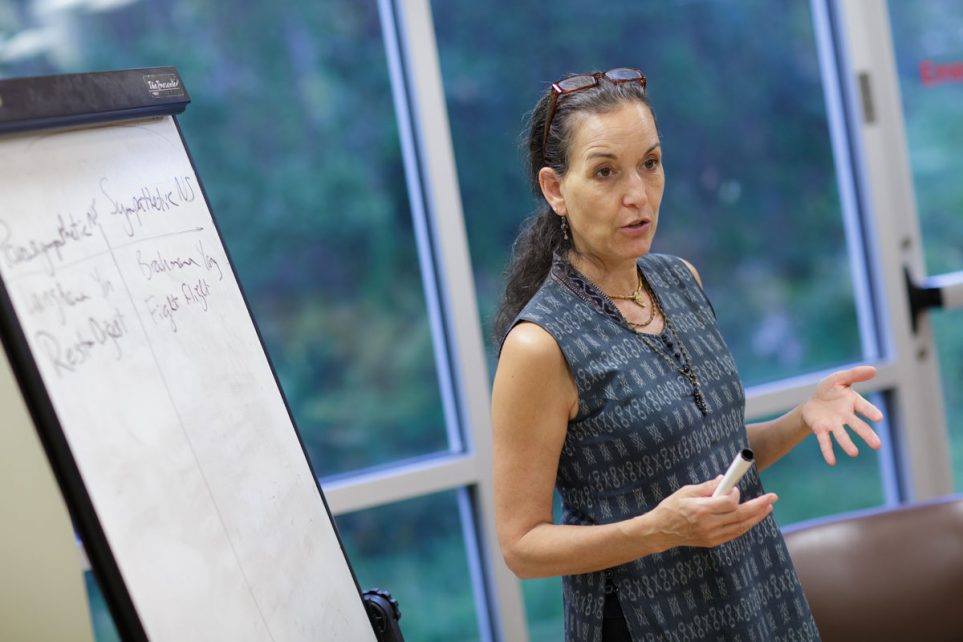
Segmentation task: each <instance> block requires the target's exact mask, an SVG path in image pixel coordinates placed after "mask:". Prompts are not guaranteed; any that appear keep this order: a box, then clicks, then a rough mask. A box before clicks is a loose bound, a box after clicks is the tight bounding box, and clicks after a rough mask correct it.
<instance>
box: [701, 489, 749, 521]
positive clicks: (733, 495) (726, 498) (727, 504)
mask: <svg viewBox="0 0 963 642" xmlns="http://www.w3.org/2000/svg"><path fill="white" fill-rule="evenodd" d="M741 494H742V492H741V491H740V490H739V487H738V486H733V487H732V489H731V490H730V491H729V492H728V493H726V494H725V495H719V496H718V497H710V498H708V499H706V500H705V502H704V503H703V507H704V508H705V510H706V512H707V513H709V514H711V515H725V514H726V513H731V512H732V511H734V510H736V508H737V507H738V506H739V497H740V495H741Z"/></svg>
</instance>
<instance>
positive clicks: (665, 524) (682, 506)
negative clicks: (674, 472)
mask: <svg viewBox="0 0 963 642" xmlns="http://www.w3.org/2000/svg"><path fill="white" fill-rule="evenodd" d="M721 482H722V475H719V476H718V477H716V478H715V479H710V480H709V481H706V482H703V483H701V484H693V485H687V486H683V487H682V488H680V489H679V490H677V491H676V492H674V493H672V494H671V495H669V496H668V497H666V498H665V499H663V500H662V501H661V502H660V503H659V505H658V506H656V507H655V509H653V513H656V515H655V516H656V517H657V520H656V524H657V529H658V530H659V531H660V532H661V533H662V534H663V535H664V537H665V539H666V540H667V541H669V542H673V544H672V546H703V547H714V546H718V545H720V544H724V543H725V542H728V541H730V540H733V539H735V538H737V537H739V536H740V535H742V534H743V533H745V532H746V531H748V530H749V529H750V528H752V527H753V526H755V525H756V524H758V523H759V522H761V521H762V520H763V519H765V518H766V516H767V515H769V513H771V512H772V505H773V504H774V503H776V500H777V499H779V498H778V497H777V496H776V494H775V493H766V494H764V495H760V496H759V497H756V498H754V499H751V500H749V501H747V502H745V503H743V504H740V503H739V487H738V486H736V487H734V488H733V489H732V490H730V491H729V493H728V494H726V495H720V496H719V497H713V496H712V493H713V492H714V491H715V489H716V488H717V487H718V486H719V484H720V483H721ZM669 548H671V546H670V547H669Z"/></svg>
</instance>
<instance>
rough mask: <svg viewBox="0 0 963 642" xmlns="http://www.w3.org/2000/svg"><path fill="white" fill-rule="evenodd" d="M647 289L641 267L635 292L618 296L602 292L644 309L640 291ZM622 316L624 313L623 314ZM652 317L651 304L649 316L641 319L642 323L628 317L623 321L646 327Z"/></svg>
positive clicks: (634, 326)
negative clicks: (643, 319)
mask: <svg viewBox="0 0 963 642" xmlns="http://www.w3.org/2000/svg"><path fill="white" fill-rule="evenodd" d="M600 289H601V288H600ZM648 289H649V286H648V284H647V283H646V282H645V279H644V278H642V274H641V269H639V287H637V288H636V289H635V292H633V293H632V294H630V295H628V296H619V295H617V294H606V293H605V292H603V294H605V296H607V297H609V298H610V299H623V300H627V301H632V302H634V303H635V304H636V305H637V306H639V307H640V308H642V309H643V310H644V309H645V299H643V298H642V292H643V290H645V291H648ZM650 296H651V295H650ZM652 298H653V299H654V298H655V297H654V296H653V297H652ZM613 305H615V304H614V303H613ZM623 318H624V315H623ZM653 319H655V306H651V307H650V308H649V318H648V319H646V320H645V321H643V322H642V323H635V322H634V321H629V320H628V319H625V322H626V323H628V324H629V325H630V326H632V327H633V328H644V327H646V326H647V325H649V324H650V323H652V320H653Z"/></svg>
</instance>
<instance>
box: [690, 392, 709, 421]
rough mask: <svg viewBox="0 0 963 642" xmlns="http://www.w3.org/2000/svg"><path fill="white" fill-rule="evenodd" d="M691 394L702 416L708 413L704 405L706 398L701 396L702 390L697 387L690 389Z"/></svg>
mask: <svg viewBox="0 0 963 642" xmlns="http://www.w3.org/2000/svg"><path fill="white" fill-rule="evenodd" d="M692 396H693V398H694V399H695V404H696V406H698V407H699V412H701V413H702V416H703V417H704V416H706V415H707V414H709V408H708V407H707V406H706V399H705V397H703V396H702V391H701V390H699V388H698V387H696V388H694V389H693V390H692Z"/></svg>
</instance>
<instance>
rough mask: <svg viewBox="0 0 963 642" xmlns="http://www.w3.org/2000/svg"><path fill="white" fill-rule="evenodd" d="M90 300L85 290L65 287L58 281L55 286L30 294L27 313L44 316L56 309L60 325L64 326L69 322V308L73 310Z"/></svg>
mask: <svg viewBox="0 0 963 642" xmlns="http://www.w3.org/2000/svg"><path fill="white" fill-rule="evenodd" d="M89 298H90V296H89V295H88V294H87V293H86V292H84V291H83V290H72V289H70V288H67V287H64V284H63V283H61V282H60V280H59V279H58V280H56V281H55V285H52V286H50V287H47V288H44V289H42V290H38V291H34V292H31V293H30V295H29V297H28V303H27V311H28V312H29V313H30V314H43V313H44V312H46V311H47V310H48V309H50V308H56V309H57V318H58V320H59V321H60V325H64V324H65V323H66V322H67V308H72V307H74V306H75V305H78V304H80V303H83V302H84V301H86V300H88V299H89Z"/></svg>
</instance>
